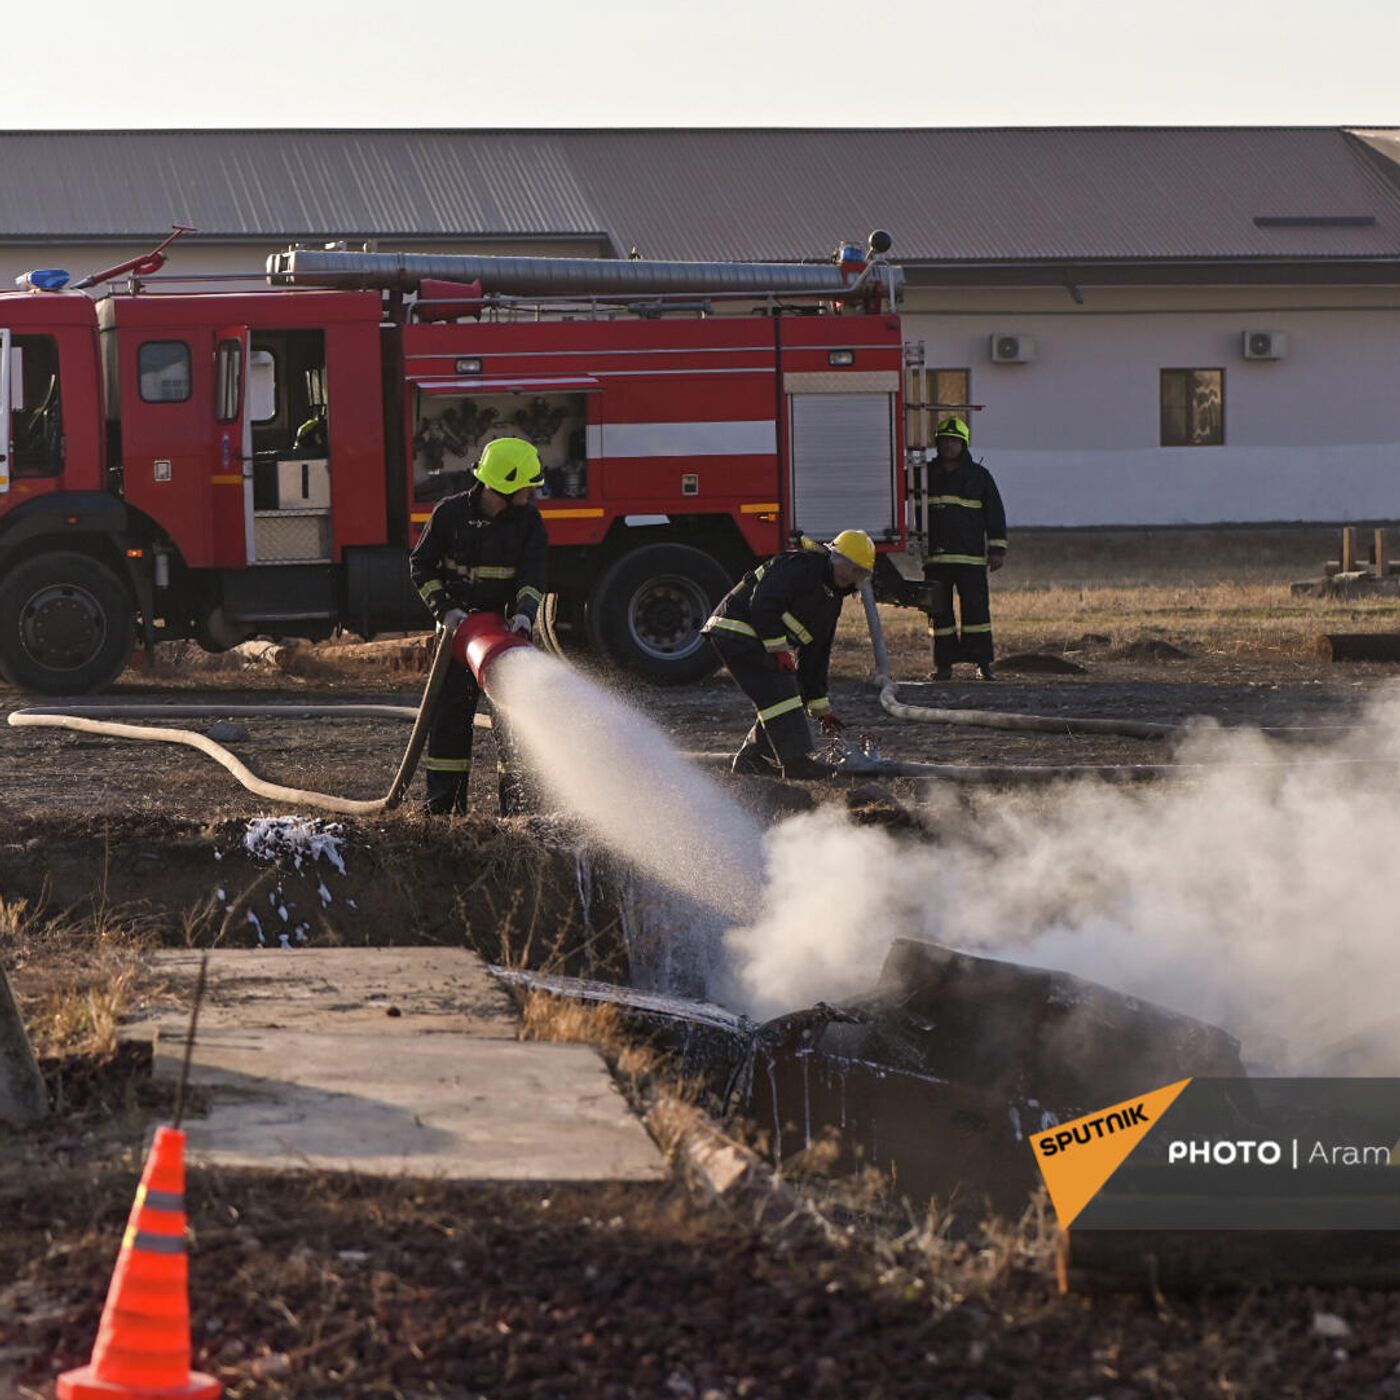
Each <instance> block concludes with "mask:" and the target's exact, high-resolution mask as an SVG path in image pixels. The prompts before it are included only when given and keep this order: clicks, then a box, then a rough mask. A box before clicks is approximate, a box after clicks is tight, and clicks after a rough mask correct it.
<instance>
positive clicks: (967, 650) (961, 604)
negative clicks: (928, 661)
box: [924, 563, 992, 670]
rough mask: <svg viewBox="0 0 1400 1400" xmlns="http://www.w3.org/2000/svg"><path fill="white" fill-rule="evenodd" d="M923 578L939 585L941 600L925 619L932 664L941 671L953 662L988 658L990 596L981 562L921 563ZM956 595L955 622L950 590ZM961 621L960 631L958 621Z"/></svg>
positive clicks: (983, 663) (983, 662) (985, 662)
mask: <svg viewBox="0 0 1400 1400" xmlns="http://www.w3.org/2000/svg"><path fill="white" fill-rule="evenodd" d="M924 577H925V578H928V579H930V580H931V581H932V582H934V583H941V584H942V585H943V601H942V603H941V604H940V606H939V610H938V611H937V612H935V613H934V614H933V616H932V617H931V618H930V619H929V629H928V630H929V635H930V636H931V637H932V638H933V666H934V669H935V670H943V669H944V668H945V667H948V666H951V665H952V664H953V663H954V662H955V661H975V662H976V663H977V664H978V665H979V666H986V665H989V664H990V663H991V660H992V597H991V590H990V589H989V588H988V586H987V566H986V565H985V564H935V563H930V564H925V565H924ZM954 590H956V592H957V595H958V614H959V617H958V622H955V621H954V618H953V593H954ZM959 622H960V623H961V634H960V629H959V625H958V623H959Z"/></svg>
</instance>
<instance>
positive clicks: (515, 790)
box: [409, 438, 549, 816]
mask: <svg viewBox="0 0 1400 1400" xmlns="http://www.w3.org/2000/svg"><path fill="white" fill-rule="evenodd" d="M542 479H543V473H542V472H541V470H540V454H539V453H538V452H537V451H536V450H535V449H534V447H532V446H531V445H530V444H529V443H528V442H525V441H523V440H522V439H521V438H496V439H495V440H494V441H492V442H489V443H487V444H486V450H485V451H484V452H483V453H482V454H481V460H480V461H479V462H478V463H477V465H476V480H477V484H476V485H475V486H473V487H472V488H471V490H469V491H463V492H461V493H460V494H458V495H455V496H447V497H444V498H443V499H442V500H441V501H439V502H438V504H437V507H436V508H435V509H434V511H433V514H432V519H430V520H429V521H428V524H427V526H426V527H425V528H424V530H423V534H422V537H421V538H420V539H419V541H418V543H417V544H416V545H415V546H414V549H413V553H412V554H411V555H410V556H409V570H410V572H411V574H412V576H413V583H414V586H415V587H416V588H417V589H418V592H419V593H420V594H422V597H423V601H424V602H425V603H426V604H427V605H428V607H429V609H430V610H431V612H432V614H433V616H434V617H435V618H436V619H437V621H438V622H439V623H440V624H441V625H442V626H443V627H444V628H446V630H447V631H449V632H455V631H456V629H457V626H458V624H459V623H460V622H461V621H462V619H463V618H464V617H466V615H467V614H468V613H470V612H488V611H489V612H500V613H504V614H505V615H506V616H507V617H509V618H510V625H511V630H512V631H514V632H521V633H523V634H524V635H525V636H527V637H528V636H529V635H530V633H531V631H532V630H533V628H534V625H535V614H536V612H537V611H538V610H539V606H540V603H541V602H542V601H543V598H544V589H545V567H546V563H547V561H548V556H549V539H548V537H547V535H546V534H545V528H544V521H543V520H541V519H540V513H539V511H538V510H536V509H535V507H534V505H533V504H532V501H533V498H534V494H535V488H536V487H537V486H538V485H539V484H540V482H541V480H542ZM480 699H481V690H480V687H479V686H478V685H477V682H476V677H475V676H473V675H472V673H471V670H470V668H468V667H466V666H464V665H462V664H461V663H460V662H457V661H454V662H453V663H452V666H451V668H450V669H449V671H448V673H447V679H446V680H445V681H444V682H443V687H442V693H441V695H440V696H439V697H438V702H437V708H436V709H435V710H434V712H433V722H432V726H433V727H432V731H431V733H430V734H429V737H428V757H427V759H426V760H425V762H424V767H425V768H426V769H427V775H428V802H427V807H426V809H425V810H426V811H427V812H429V813H431V814H434V815H441V814H443V813H448V812H465V811H466V809H467V787H468V782H469V780H470V778H471V767H472V721H473V719H474V718H475V716H476V707H477V703H478V702H479V701H480ZM491 722H492V728H493V729H494V731H495V735H496V755H497V757H496V768H497V778H498V784H499V792H500V800H501V815H502V816H512V815H514V814H515V813H517V812H519V811H520V810H521V809H522V807H523V804H524V785H523V782H522V779H521V775H520V772H519V769H518V766H517V762H516V755H515V752H514V746H513V745H512V743H511V737H510V731H509V730H508V729H507V727H506V724H505V721H504V718H503V716H502V715H501V712H500V711H499V710H495V711H494V713H493V714H492V720H491Z"/></svg>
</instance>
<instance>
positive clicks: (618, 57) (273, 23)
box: [0, 0, 1400, 129]
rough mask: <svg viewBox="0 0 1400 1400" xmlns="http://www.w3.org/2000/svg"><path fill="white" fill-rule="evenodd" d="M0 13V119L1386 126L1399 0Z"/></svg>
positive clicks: (762, 1)
mask: <svg viewBox="0 0 1400 1400" xmlns="http://www.w3.org/2000/svg"><path fill="white" fill-rule="evenodd" d="M146 16H151V17H152V18H149V19H147V18H145V17H146ZM26 27H27V28H28V29H29V30H30V31H32V33H31V34H30V36H29V39H28V42H26V35H25V32H24V31H25V28H26ZM9 34H10V42H9V44H7V51H8V54H9V59H10V61H9V64H8V71H7V74H6V78H5V81H4V83H3V85H0V127H3V128H6V129H16V128H28V129H38V128H86V127H167V128H168V127H177V128H178V127H230V126H260V127H305V126H322V127H324V126H333V127H415V126H416V127H428V126H431V127H578V126H1053V125H1216V124H1220V125H1254V124H1258V125H1292V124H1297V125H1327V126H1337V125H1356V126H1383V125H1400V0H1330V3H1328V4H1326V5H1323V6H1318V5H1316V4H1313V3H1304V0H1271V3H1266V2H1265V0H1211V2H1209V3H1207V2H1206V0H1156V3H1145V0H1112V2H1111V3H1096V2H1095V0H981V3H979V2H978V0H963V3H961V4H958V5H951V4H947V3H946V2H945V3H939V0H885V2H884V3H881V2H880V0H873V3H872V0H855V2H854V3H853V2H852V0H846V2H845V3H841V4H836V3H831V2H830V0H747V3H745V2H744V0H739V2H738V3H736V0H706V3H703V4H701V3H695V4H677V3H673V0H651V3H646V4H642V3H637V0H528V3H527V2H526V0H516V3H514V4H509V3H501V2H500V0H491V3H483V0H475V3H472V0H411V3H404V2H403V0H401V3H400V4H398V5H389V4H383V3H370V0H339V2H338V3H334V4H329V3H322V4H320V5H314V6H313V5H306V4H300V5H296V4H288V3H282V4H272V3H269V0H242V3H240V4H238V5H212V4H208V3H201V0H192V3H191V2H190V0H187V2H186V3H185V4H183V5H169V6H156V7H145V8H143V7H141V6H136V7H134V8H133V9H131V10H129V11H128V10H123V9H121V8H120V7H117V8H115V9H114V8H113V6H112V5H111V3H110V0H102V3H100V4H99V3H96V0H48V3H46V4H45V5H44V6H42V7H41V9H39V10H35V11H31V12H30V15H29V17H28V19H27V20H26V22H25V25H21V24H20V23H19V22H18V21H17V20H12V22H11V25H10V28H9Z"/></svg>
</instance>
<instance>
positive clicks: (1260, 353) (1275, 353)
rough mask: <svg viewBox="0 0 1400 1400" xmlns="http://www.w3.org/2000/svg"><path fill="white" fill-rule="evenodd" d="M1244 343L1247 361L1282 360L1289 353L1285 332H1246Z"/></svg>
mask: <svg viewBox="0 0 1400 1400" xmlns="http://www.w3.org/2000/svg"><path fill="white" fill-rule="evenodd" d="M1243 342H1244V343H1243V350H1244V357H1245V359H1246V360H1281V359H1283V357H1284V356H1285V355H1286V354H1287V353H1288V336H1287V335H1286V334H1285V333H1284V332H1283V331H1245V333H1244V336H1243Z"/></svg>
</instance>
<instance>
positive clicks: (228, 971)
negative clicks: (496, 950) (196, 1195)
mask: <svg viewBox="0 0 1400 1400" xmlns="http://www.w3.org/2000/svg"><path fill="white" fill-rule="evenodd" d="M202 956H203V953H202V952H201V951H200V950H198V949H188V950H187V949H169V950H164V951H162V952H158V953H156V955H155V958H154V967H153V970H154V971H155V972H157V973H158V974H159V975H160V977H161V978H162V980H163V981H164V982H165V983H166V984H167V989H168V990H167V992H166V993H165V994H164V995H163V996H161V997H160V998H158V999H157V1001H156V1002H155V1004H154V1005H152V1006H151V1007H150V1008H148V1009H147V1010H146V1011H145V1012H144V1013H143V1014H142V1017H141V1019H140V1020H139V1021H137V1022H133V1023H132V1029H134V1028H135V1027H137V1026H140V1027H143V1028H144V1027H147V1026H154V1025H156V1024H159V1026H160V1028H161V1032H162V1034H163V1035H168V1034H178V1035H179V1036H180V1037H181V1038H183V1036H184V1034H185V1028H186V1027H187V1026H188V1024H189V1015H190V1010H189V1008H190V1002H191V1000H192V999H193V996H194V986H195V980H196V978H197V977H198V975H199V962H200V958H201V957H202ZM199 1020H200V1026H201V1028H203V1027H210V1028H213V1027H215V1026H241V1027H245V1028H250V1027H253V1026H264V1027H288V1028H295V1029H298V1030H330V1029H334V1030H344V1029H346V1028H348V1027H350V1026H354V1027H356V1028H357V1029H359V1028H361V1027H362V1026H368V1025H373V1026H375V1027H376V1028H379V1029H382V1030H383V1031H384V1032H385V1033H386V1034H388V1033H393V1034H402V1033H404V1032H406V1031H407V1032H418V1031H421V1030H424V1029H431V1030H433V1031H454V1032H461V1033H465V1034H468V1035H478V1036H495V1037H500V1038H505V1039H510V1040H513V1039H514V1038H515V1034H516V1028H517V1021H518V1018H517V1016H516V1011H515V1003H514V1002H513V1001H512V1000H511V998H510V995H509V994H508V993H507V991H506V990H505V988H504V987H502V985H501V984H500V982H499V981H497V979H496V978H494V977H493V976H492V975H491V974H490V972H488V971H487V967H486V963H485V962H484V961H483V960H482V959H481V958H479V957H477V956H476V954H474V953H471V952H469V951H468V950H467V949H465V948H297V949H282V948H227V949H225V948H216V949H213V950H212V951H211V952H210V954H209V981H208V985H207V986H206V988H205V994H204V1005H203V1006H202V1008H201V1009H200V1013H199Z"/></svg>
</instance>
